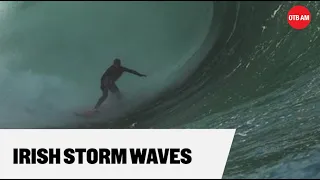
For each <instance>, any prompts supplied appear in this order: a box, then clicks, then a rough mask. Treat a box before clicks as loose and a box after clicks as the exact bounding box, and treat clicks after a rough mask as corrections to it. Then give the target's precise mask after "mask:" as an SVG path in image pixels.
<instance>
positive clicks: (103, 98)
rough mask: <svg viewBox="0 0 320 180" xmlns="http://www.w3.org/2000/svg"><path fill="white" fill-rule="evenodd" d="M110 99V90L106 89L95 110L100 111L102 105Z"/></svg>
mask: <svg viewBox="0 0 320 180" xmlns="http://www.w3.org/2000/svg"><path fill="white" fill-rule="evenodd" d="M107 97H108V89H107V88H105V89H104V90H103V91H102V96H101V97H100V98H99V100H98V102H97V104H96V106H95V107H94V109H96V110H98V109H99V107H100V106H101V104H102V103H103V102H104V101H105V100H106V99H107Z"/></svg>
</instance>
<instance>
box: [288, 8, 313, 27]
mask: <svg viewBox="0 0 320 180" xmlns="http://www.w3.org/2000/svg"><path fill="white" fill-rule="evenodd" d="M287 21H288V24H289V25H290V26H291V27H292V28H293V29H297V30H302V29H305V28H306V27H307V26H308V25H309V24H310V21H311V13H310V11H309V10H308V8H306V7H305V6H301V5H297V6H294V7H292V8H291V9H290V11H289V12H288V15H287Z"/></svg>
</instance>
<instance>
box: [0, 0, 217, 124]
mask: <svg viewBox="0 0 320 180" xmlns="http://www.w3.org/2000/svg"><path fill="white" fill-rule="evenodd" d="M1 7H2V9H3V16H2V17H3V18H2V21H1V22H0V23H1V24H2V25H1V26H0V40H1V42H0V54H1V70H0V72H1V84H0V86H1V93H0V99H1V103H0V113H1V117H0V118H1V121H0V126H1V127H6V128H7V127H9V128H12V127H14V128H29V127H30V128H43V127H61V126H65V125H69V124H71V125H74V124H78V123H80V124H81V123H86V122H87V120H83V119H80V120H79V119H77V118H75V116H74V115H73V112H74V111H83V110H84V109H86V110H87V109H88V108H90V109H91V108H93V107H94V104H95V103H96V101H97V99H98V98H99V96H100V95H101V92H100V88H99V87H100V84H99V83H100V77H101V75H102V74H103V72H104V71H105V70H106V68H108V67H109V66H110V65H111V64H112V62H113V59H114V58H120V59H122V63H123V65H124V66H126V67H129V68H132V69H135V70H137V71H139V72H141V73H144V74H147V75H148V78H144V79H142V78H138V77H134V76H130V75H127V74H126V75H124V76H123V77H122V78H121V81H119V82H118V86H119V88H120V89H121V91H122V93H123V94H124V96H125V99H124V105H126V106H125V107H124V105H123V104H119V106H121V107H122V108H121V109H120V108H119V106H116V105H115V104H116V102H113V100H114V97H113V96H111V95H110V99H109V100H108V101H107V102H106V108H107V110H108V113H107V114H106V115H104V116H102V117H103V118H102V119H108V118H110V117H118V116H119V115H122V114H123V113H124V112H126V111H130V110H131V109H132V108H134V107H135V106H137V105H139V104H141V103H143V102H145V101H147V100H148V99H151V98H153V97H154V96H155V95H157V94H158V93H159V92H161V91H163V89H165V88H167V87H169V86H170V85H171V84H172V83H173V82H172V80H171V79H172V78H169V77H172V76H173V73H174V74H176V70H177V69H180V66H181V65H183V64H184V63H185V62H186V61H187V60H189V57H190V56H191V55H192V54H193V53H194V52H195V51H197V50H198V49H199V47H200V46H201V44H202V43H203V41H204V39H205V38H206V36H207V34H208V31H209V26H210V24H211V19H212V13H213V7H212V3H210V2H205V3H196V2H162V3H158V2H63V3H62V2H24V3H10V4H9V3H3V4H1ZM198 61H200V60H198ZM194 62H195V61H194ZM110 112H112V113H110ZM96 121H98V122H99V121H101V118H100V119H97V120H96Z"/></svg>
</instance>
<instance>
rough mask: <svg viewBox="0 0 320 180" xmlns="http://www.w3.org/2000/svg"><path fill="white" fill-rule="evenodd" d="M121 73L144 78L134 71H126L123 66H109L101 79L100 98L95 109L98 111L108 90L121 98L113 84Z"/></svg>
mask: <svg viewBox="0 0 320 180" xmlns="http://www.w3.org/2000/svg"><path fill="white" fill-rule="evenodd" d="M123 72H128V73H131V74H135V75H137V76H144V75H143V74H140V73H138V72H137V71H135V70H132V69H128V68H126V67H123V66H119V67H116V66H115V65H112V66H110V67H109V68H108V69H107V70H106V71H105V72H104V74H103V75H102V77H101V85H100V88H101V90H102V96H101V97H100V99H99V100H98V102H97V104H96V106H95V109H98V108H99V107H100V105H101V104H102V103H103V101H105V100H106V99H107V97H108V91H109V90H110V91H111V92H112V93H116V95H117V97H118V98H121V95H120V91H119V88H118V87H117V85H116V84H115V82H116V81H117V80H118V79H119V78H120V77H121V75H122V74H123Z"/></svg>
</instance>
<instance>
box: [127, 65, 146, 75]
mask: <svg viewBox="0 0 320 180" xmlns="http://www.w3.org/2000/svg"><path fill="white" fill-rule="evenodd" d="M123 69H124V71H125V72H128V73H131V74H134V75H137V76H140V77H146V75H144V74H141V73H138V72H137V71H135V70H132V69H129V68H125V67H123Z"/></svg>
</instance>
